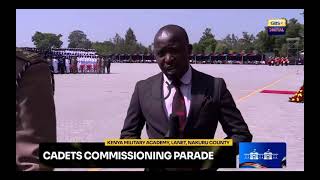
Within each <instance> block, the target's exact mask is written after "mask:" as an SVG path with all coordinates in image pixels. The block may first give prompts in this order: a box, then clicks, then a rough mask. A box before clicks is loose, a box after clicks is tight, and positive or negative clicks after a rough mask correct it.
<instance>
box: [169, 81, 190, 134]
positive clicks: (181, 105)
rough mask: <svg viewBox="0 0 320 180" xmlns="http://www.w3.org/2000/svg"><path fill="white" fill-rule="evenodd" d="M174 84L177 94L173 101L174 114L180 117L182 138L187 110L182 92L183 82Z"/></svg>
mask: <svg viewBox="0 0 320 180" xmlns="http://www.w3.org/2000/svg"><path fill="white" fill-rule="evenodd" d="M172 84H173V86H174V87H175V88H176V93H175V94H174V96H173V101H172V113H174V114H175V115H177V116H178V117H179V135H180V138H181V137H182V135H183V130H184V127H185V125H186V118H187V110H186V105H185V102H184V98H183V95H182V92H181V90H180V86H181V81H176V82H173V83H172Z"/></svg>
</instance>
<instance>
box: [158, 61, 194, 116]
mask: <svg viewBox="0 0 320 180" xmlns="http://www.w3.org/2000/svg"><path fill="white" fill-rule="evenodd" d="M191 79H192V71H191V67H190V66H189V69H188V71H187V72H186V73H185V74H184V75H183V76H182V78H181V79H180V80H181V82H182V84H181V86H180V90H181V93H182V95H183V97H184V102H185V105H186V110H187V117H188V115H189V110H190V103H191ZM167 83H168V84H169V86H168V85H167ZM171 83H172V81H171V80H169V79H168V78H167V76H166V75H165V74H163V97H164V98H165V100H164V101H165V103H164V107H163V108H164V110H165V112H166V114H167V116H168V117H170V114H171V113H172V101H173V96H174V94H175V93H176V88H175V87H174V86H173V85H172V84H171ZM168 88H170V89H171V93H170V95H169V96H168V94H169V92H170V90H169V89H168ZM167 96H168V97H167Z"/></svg>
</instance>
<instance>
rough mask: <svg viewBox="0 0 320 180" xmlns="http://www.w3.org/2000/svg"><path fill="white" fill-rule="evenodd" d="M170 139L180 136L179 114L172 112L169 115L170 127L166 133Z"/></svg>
mask: <svg viewBox="0 0 320 180" xmlns="http://www.w3.org/2000/svg"><path fill="white" fill-rule="evenodd" d="M165 138H168V139H178V138H179V116H177V115H176V114H174V113H172V114H170V117H169V128H168V131H167V133H166V135H165Z"/></svg>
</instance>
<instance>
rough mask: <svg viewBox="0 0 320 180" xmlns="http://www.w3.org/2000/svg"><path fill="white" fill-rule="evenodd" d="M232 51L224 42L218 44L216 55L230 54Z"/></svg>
mask: <svg viewBox="0 0 320 180" xmlns="http://www.w3.org/2000/svg"><path fill="white" fill-rule="evenodd" d="M229 51H230V49H229V48H228V45H227V44H225V43H224V42H218V44H217V46H216V49H215V53H228V52H229Z"/></svg>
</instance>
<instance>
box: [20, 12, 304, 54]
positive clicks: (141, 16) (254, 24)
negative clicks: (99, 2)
mask: <svg viewBox="0 0 320 180" xmlns="http://www.w3.org/2000/svg"><path fill="white" fill-rule="evenodd" d="M303 12H304V10H303V9H185V10H184V9H17V10H16V46H18V47H34V44H33V42H32V40H31V37H32V36H33V35H34V33H35V32H36V31H39V32H45V33H55V34H62V35H63V36H62V38H61V40H62V41H63V45H62V48H66V47H67V46H68V36H69V34H70V32H72V31H74V30H81V31H83V32H84V33H85V34H86V35H87V38H88V39H90V40H91V41H93V42H95V41H100V42H103V41H105V40H109V39H112V38H113V37H114V36H115V35H116V33H118V34H119V35H120V36H121V37H123V38H124V36H125V33H126V31H127V30H128V29H129V27H130V28H131V29H132V30H133V31H134V33H135V35H136V39H137V40H138V42H140V43H142V44H143V45H144V46H148V45H150V44H151V43H152V41H153V38H154V35H155V34H156V32H157V31H158V30H159V29H160V28H161V27H162V26H165V25H167V24H177V25H179V26H182V27H183V28H185V29H186V31H187V33H188V36H189V40H190V43H195V42H198V41H199V39H200V38H201V36H202V33H203V32H204V30H205V28H207V27H208V28H211V32H212V33H213V34H214V36H215V38H216V39H218V40H220V39H223V38H224V37H226V36H227V35H228V34H232V33H234V34H235V35H236V36H238V37H242V32H244V31H246V32H249V33H251V34H254V35H256V34H257V33H258V32H260V31H262V30H263V29H264V27H265V26H266V25H267V21H268V19H272V18H287V19H288V20H289V19H291V18H296V19H298V22H299V23H301V24H304V17H303V15H301V13H303Z"/></svg>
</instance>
